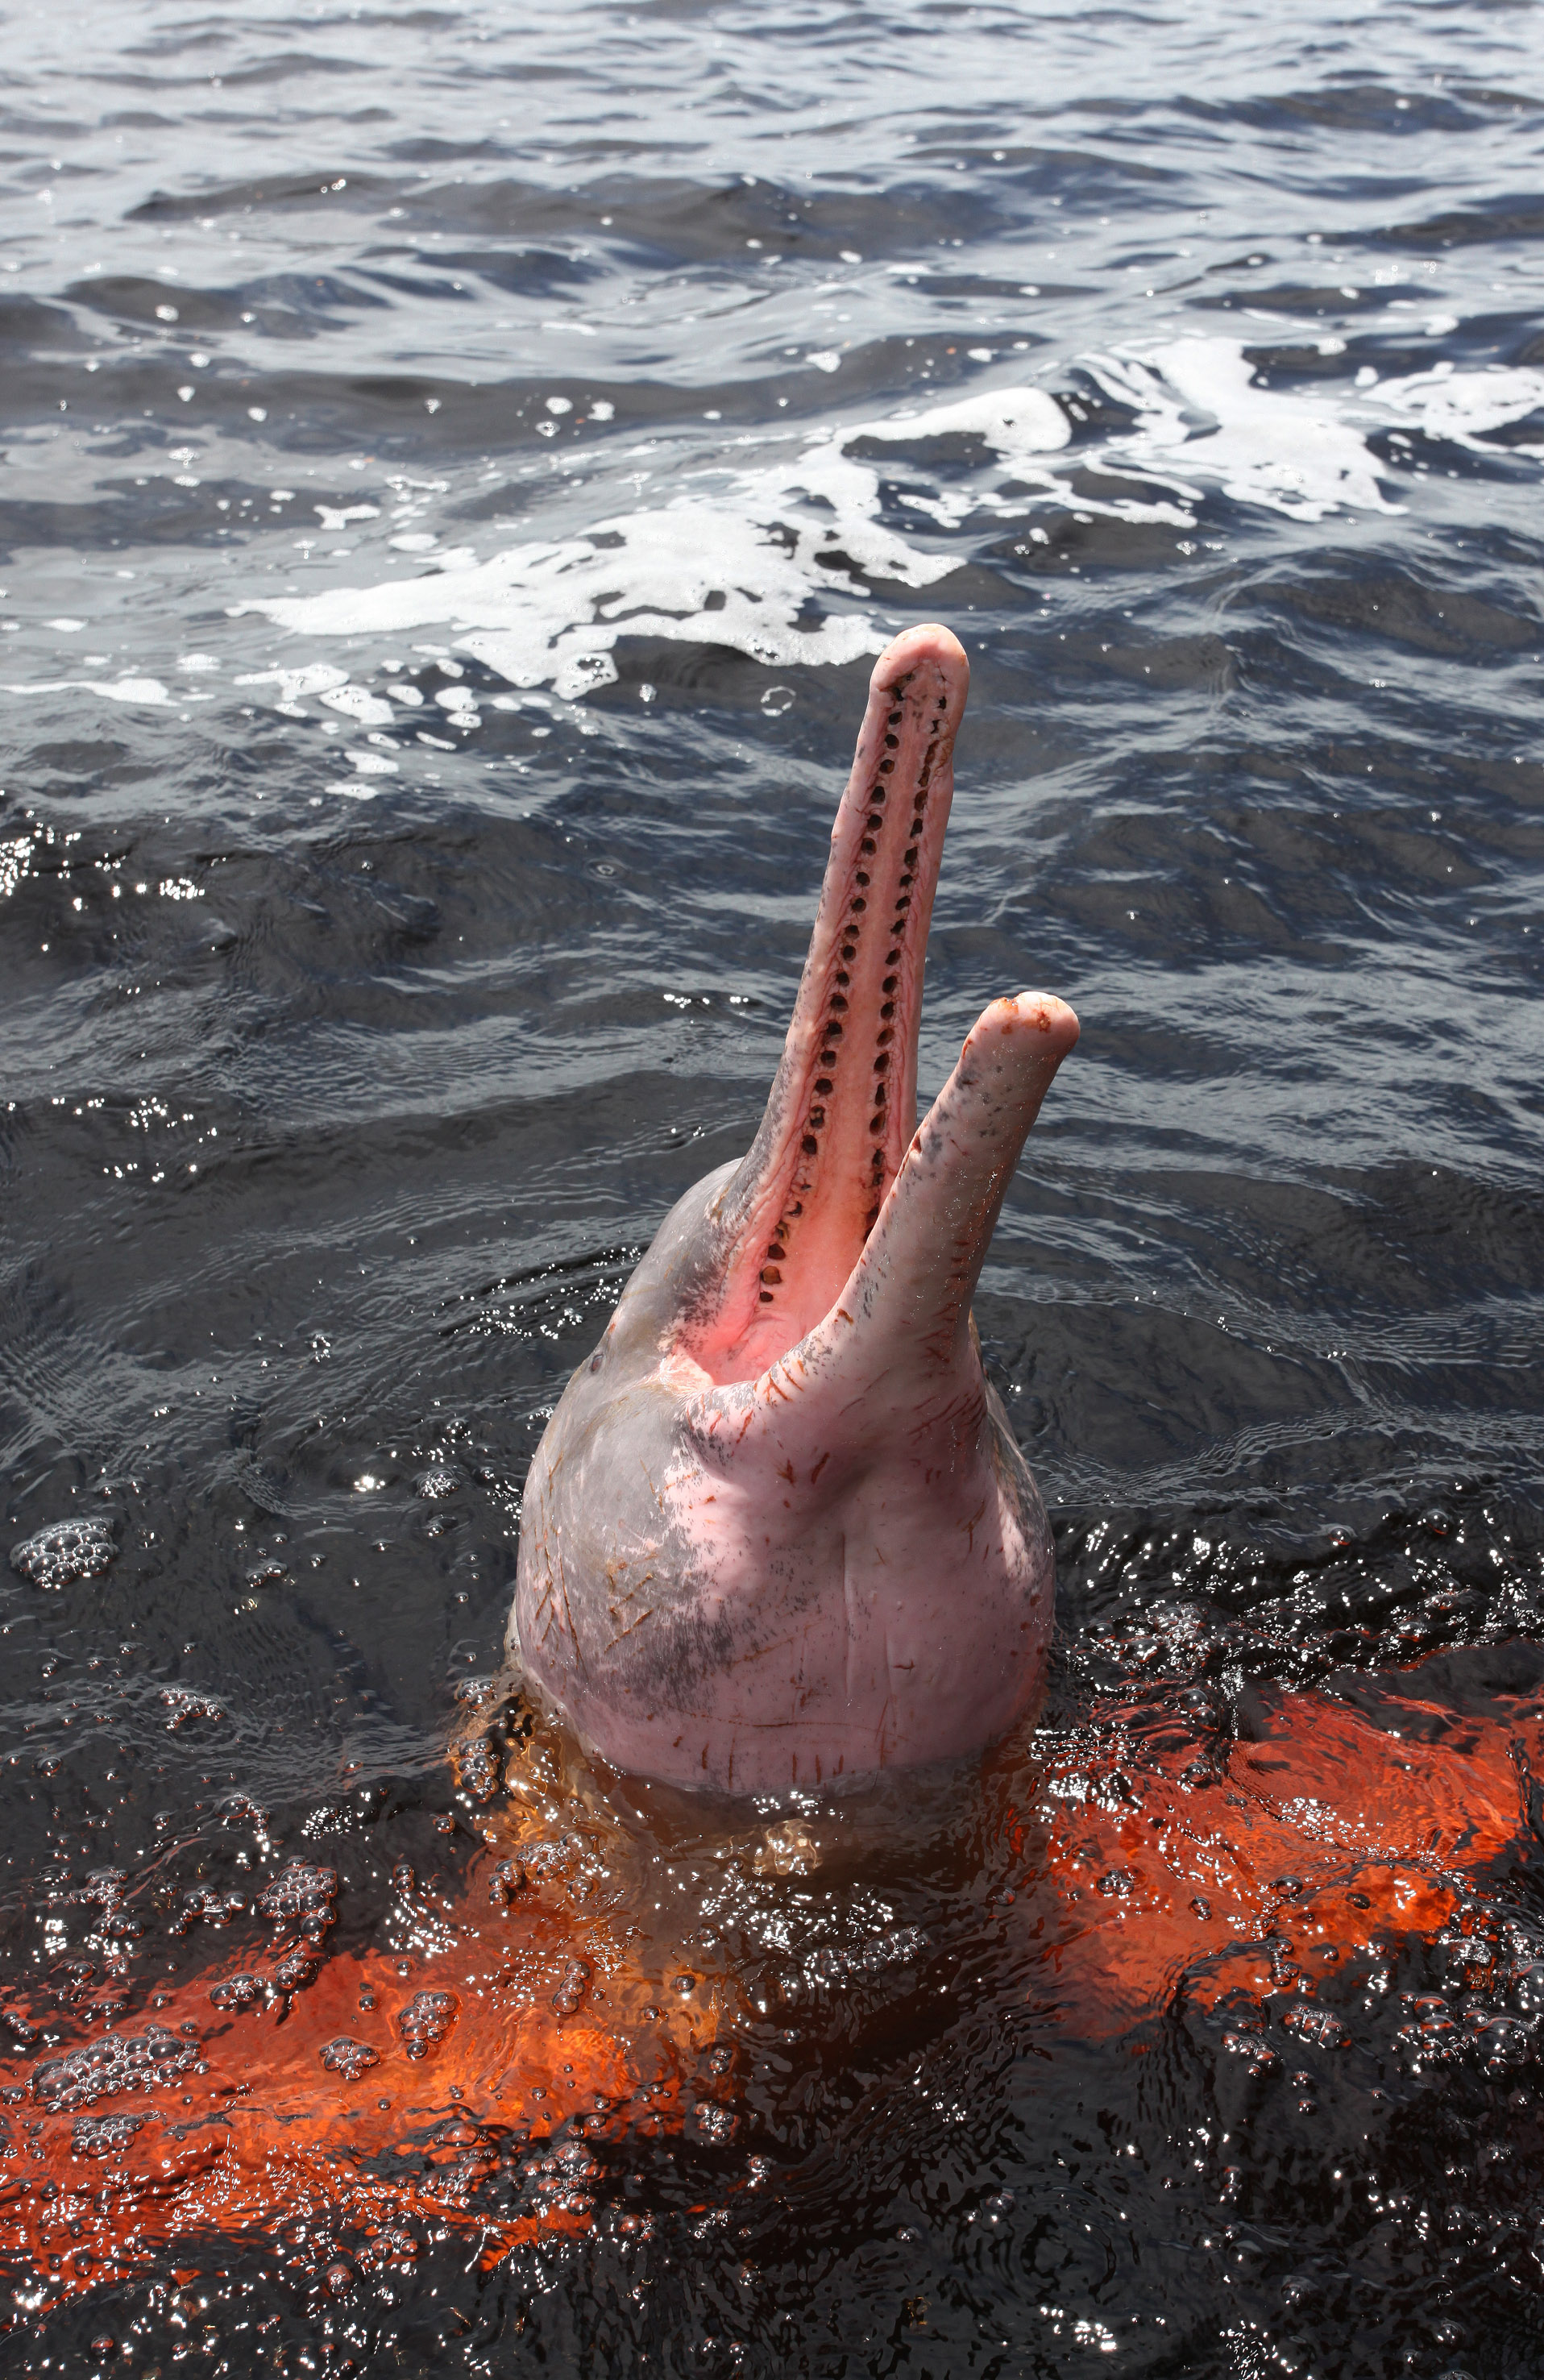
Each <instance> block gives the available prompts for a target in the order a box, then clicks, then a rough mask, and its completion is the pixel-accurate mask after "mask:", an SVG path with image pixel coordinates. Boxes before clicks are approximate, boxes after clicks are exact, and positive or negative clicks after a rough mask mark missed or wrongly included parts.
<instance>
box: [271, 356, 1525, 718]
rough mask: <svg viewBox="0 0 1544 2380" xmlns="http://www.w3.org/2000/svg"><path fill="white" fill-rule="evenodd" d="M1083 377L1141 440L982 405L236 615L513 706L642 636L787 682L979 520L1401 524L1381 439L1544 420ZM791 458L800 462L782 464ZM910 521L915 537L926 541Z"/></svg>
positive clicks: (1239, 374)
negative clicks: (434, 631)
mask: <svg viewBox="0 0 1544 2380" xmlns="http://www.w3.org/2000/svg"><path fill="white" fill-rule="evenodd" d="M1084 369H1085V370H1087V371H1088V374H1089V376H1090V378H1092V379H1093V381H1094V382H1095V383H1097V384H1098V385H1099V386H1100V389H1101V390H1102V391H1103V392H1104V393H1105V394H1106V395H1108V396H1110V397H1112V398H1113V399H1115V400H1116V401H1117V402H1118V403H1119V404H1120V405H1121V406H1122V407H1123V409H1125V411H1126V412H1127V413H1128V415H1129V416H1130V417H1132V418H1131V419H1129V420H1128V421H1127V423H1126V424H1125V425H1124V426H1123V427H1121V428H1118V429H1114V430H1112V431H1108V432H1107V433H1105V434H1104V436H1103V437H1102V438H1100V439H1099V440H1097V441H1090V440H1087V439H1084V440H1080V441H1079V442H1078V443H1077V444H1076V448H1075V449H1074V448H1073V435H1074V432H1073V424H1072V419H1071V418H1070V415H1069V411H1068V409H1067V407H1065V406H1064V405H1063V404H1060V403H1058V401H1057V400H1056V398H1055V397H1054V396H1052V395H1051V394H1050V393H1049V392H1048V391H1047V390H1045V389H1043V388H1039V387H1035V386H1028V385H1017V386H1013V387H1009V388H1000V389H995V390H985V391H982V392H980V393H979V394H976V395H970V396H967V397H964V398H960V399H958V400H956V401H954V402H953V403H951V404H947V405H941V406H935V407H930V408H924V409H921V410H918V411H907V410H902V411H897V412H894V413H892V414H887V415H884V416H881V417H880V418H878V419H868V420H859V421H849V422H843V423H835V424H828V425H824V426H822V427H821V428H819V429H817V430H815V431H812V432H808V433H803V434H800V433H790V434H789V435H788V436H786V437H784V435H783V434H782V433H772V434H770V435H769V436H767V437H765V438H763V439H759V440H754V439H753V440H751V441H748V442H746V443H747V444H748V446H749V448H750V451H751V453H752V454H753V455H754V456H755V460H754V461H751V462H748V463H743V464H741V463H736V462H735V461H733V460H730V459H726V458H720V459H716V460H714V461H712V462H711V463H709V464H706V465H696V464H693V463H692V462H691V461H690V460H689V458H687V459H684V461H683V464H682V466H681V468H680V473H679V478H678V480H677V485H676V490H675V493H673V494H672V495H671V496H670V497H669V498H668V499H667V500H666V501H665V502H664V503H663V504H653V505H649V506H643V505H639V506H638V507H637V508H635V509H632V510H629V511H626V512H619V513H614V514H611V515H609V516H605V517H604V518H602V519H600V520H598V521H596V522H594V523H593V524H592V525H590V526H589V527H587V528H584V529H582V530H580V531H578V532H577V533H575V534H573V535H570V536H565V537H562V538H557V539H552V540H528V541H524V542H521V543H517V544H514V545H508V546H505V547H503V548H502V549H501V550H500V551H499V552H497V553H493V554H491V555H489V556H487V557H485V558H484V557H481V556H480V555H479V554H478V553H477V552H476V551H475V549H473V548H471V547H468V546H457V547H442V548H437V549H435V550H433V551H432V552H426V553H423V554H422V555H421V556H415V557H414V559H415V561H416V562H418V563H419V567H417V568H415V569H413V570H412V571H411V572H410V573H408V574H404V575H400V576H395V575H394V576H392V577H387V578H384V579H383V580H382V581H380V582H379V583H378V584H376V585H374V586H372V587H346V588H335V589H330V590H328V591H327V592H325V593H322V594H317V595H310V596H296V595H286V596H254V597H252V598H250V599H249V601H247V602H246V603H245V604H243V605H239V606H236V607H233V608H234V609H236V610H237V611H243V610H244V611H249V612H258V613H264V614H266V616H267V617H268V618H270V619H272V620H273V621H274V623H275V624H276V625H279V626H281V627H284V628H286V629H288V630H290V631H292V632H293V633H294V634H295V635H297V636H300V637H342V636H352V637H357V636H371V635H373V636H395V635H398V634H400V633H402V632H405V631H408V630H413V629H424V628H433V627H438V628H442V629H443V630H444V631H446V632H447V633H448V634H449V636H450V637H451V638H452V639H453V641H454V643H455V645H456V648H457V649H458V650H462V651H466V652H469V653H471V654H473V655H475V656H476V657H477V658H478V659H479V660H480V661H482V662H485V663H486V664H487V666H488V667H489V668H490V669H491V670H492V671H494V672H496V673H497V674H499V675H500V676H502V677H504V678H505V680H507V681H508V682H509V683H510V684H511V685H514V686H522V687H533V686H553V689H554V690H555V692H556V693H557V694H559V695H560V696H563V697H565V698H569V699H572V698H577V697H578V696H580V695H582V694H584V693H585V692H586V691H588V690H589V689H590V688H593V687H595V686H602V685H605V684H607V683H609V682H610V681H612V680H613V679H614V677H615V676H616V667H615V663H614V661H613V659H612V652H613V649H614V646H615V644H616V642H617V640H618V638H619V637H626V636H642V637H670V638H675V639H681V640H685V641H687V642H690V643H700V644H719V645H727V646H729V647H730V648H732V649H733V650H736V651H738V652H742V653H745V654H746V655H747V656H748V658H749V659H751V660H753V661H757V662H763V663H765V664H766V665H768V666H769V667H772V668H777V667H784V666H786V665H788V664H790V663H797V662H850V661H855V660H857V659H858V658H860V657H861V656H862V655H864V654H867V653H871V652H877V651H879V650H881V648H882V646H883V644H884V642H885V640H886V637H887V635H888V634H889V633H890V631H891V626H892V625H893V624H881V623H880V622H879V621H877V620H876V619H875V617H874V615H873V613H872V612H871V611H870V610H869V609H868V608H866V605H865V602H864V599H863V589H861V588H855V586H854V579H855V577H856V578H857V580H859V581H864V582H868V584H869V585H870V586H872V585H881V586H882V585H885V584H888V585H891V586H896V587H906V588H912V589H919V588H923V587H928V586H931V585H933V584H935V583H936V582H937V581H939V580H940V579H942V578H946V577H948V576H949V575H950V574H951V573H952V572H953V571H954V570H956V569H958V568H960V567H961V566H962V565H964V564H965V563H966V562H967V560H968V559H969V555H968V553H967V552H966V551H964V550H952V549H949V548H946V547H943V546H942V545H941V544H940V543H939V542H938V541H937V537H938V532H939V531H940V530H945V531H947V530H951V529H957V528H960V527H961V526H962V525H963V524H964V523H965V522H966V521H967V520H968V519H970V518H971V517H973V516H978V517H979V516H982V515H986V516H991V518H992V519H993V521H994V522H996V523H1000V522H1001V520H1002V519H1003V516H1013V517H1022V516H1027V515H1029V514H1031V513H1032V512H1033V511H1034V510H1035V509H1036V508H1037V507H1038V506H1045V505H1052V504H1053V505H1058V506H1064V505H1065V504H1068V503H1069V502H1075V503H1076V505H1077V507H1078V508H1079V509H1080V510H1082V511H1088V512H1094V513H1097V514H1104V515H1106V516H1111V517H1115V518H1125V519H1134V520H1138V519H1145V520H1149V521H1164V522H1173V523H1174V524H1175V525H1176V526H1183V527H1187V528H1193V527H1194V526H1195V525H1196V521H1197V508H1198V506H1199V505H1201V504H1203V503H1204V502H1205V499H1206V492H1207V491H1208V490H1209V489H1210V488H1219V489H1221V490H1222V492H1224V493H1225V494H1226V495H1228V496H1229V497H1231V498H1232V499H1233V500H1234V502H1236V503H1241V504H1254V505H1258V506H1261V507H1264V508H1266V509H1268V510H1271V511H1274V512H1277V513H1279V514H1282V515H1283V516H1287V517H1289V518H1292V519H1297V520H1319V519H1321V518H1322V517H1323V516H1325V515H1326V514H1327V513H1330V512H1331V511H1334V510H1337V509H1344V510H1349V511H1356V512H1363V513H1369V514H1374V515H1376V514H1379V513H1394V512H1398V511H1399V510H1401V509H1402V507H1401V505H1400V504H1399V503H1398V501H1397V499H1396V498H1395V497H1394V496H1392V494H1391V493H1390V492H1388V489H1389V486H1390V485H1392V484H1393V481H1392V477H1391V475H1390V474H1389V473H1388V472H1387V471H1386V469H1385V468H1384V467H1383V466H1382V465H1381V464H1380V460H1379V457H1378V456H1377V455H1376V454H1375V453H1374V452H1373V450H1372V448H1371V447H1370V446H1369V444H1368V438H1369V435H1371V434H1372V433H1373V432H1374V431H1377V430H1387V429H1390V428H1392V427H1399V428H1404V429H1406V430H1409V429H1417V430H1420V431H1425V432H1426V433H1427V434H1429V435H1430V436H1433V437H1441V438H1446V439H1450V440H1456V441H1458V442H1460V443H1464V444H1466V445H1469V446H1471V447H1475V446H1477V445H1478V443H1480V442H1481V441H1482V440H1483V438H1484V435H1485V433H1486V432H1487V431H1490V430H1494V429H1496V428H1498V427H1500V426H1501V424H1503V423H1507V422H1515V421H1518V420H1521V419H1526V417H1527V415H1528V414H1530V413H1531V412H1533V411H1534V410H1536V409H1537V408H1538V407H1540V406H1544V373H1540V372H1538V371H1533V370H1492V371H1469V372H1464V371H1459V370H1454V369H1452V368H1450V367H1447V366H1444V365H1441V364H1439V365H1438V366H1436V367H1435V368H1433V369H1431V370H1426V371H1422V372H1417V373H1413V374H1410V375H1407V376H1405V377H1404V378H1395V379H1390V380H1387V381H1381V382H1380V381H1373V382H1371V383H1370V384H1368V374H1367V372H1366V371H1365V370H1364V371H1363V372H1362V373H1361V374H1359V375H1358V382H1359V383H1360V384H1358V385H1343V386H1341V387H1339V388H1330V387H1326V386H1325V385H1324V384H1323V383H1320V384H1319V385H1318V386H1316V387H1314V388H1311V389H1308V390H1298V389H1276V388H1270V387H1267V386H1266V385H1264V384H1263V383H1261V382H1260V381H1259V379H1258V376H1257V373H1256V370H1255V368H1254V366H1253V365H1252V364H1251V362H1250V360H1249V358H1248V355H1247V354H1246V350H1245V346H1244V345H1243V343H1242V342H1241V341H1239V340H1237V339H1229V338H1197V339H1179V340H1174V341H1173V342H1171V343H1170V344H1168V345H1166V346H1161V347H1159V348H1156V349H1152V350H1149V351H1148V352H1147V353H1145V354H1137V353H1136V352H1122V353H1116V354H1110V355H1101V356H1096V357H1091V358H1088V359H1086V362H1085V366H1084ZM792 443H798V446H799V451H798V452H796V453H789V452H786V451H782V452H779V451H777V450H778V449H779V448H783V449H785V448H786V447H787V446H788V445H789V444H792ZM942 444H948V445H949V446H950V448H951V452H952V455H953V457H954V461H953V466H952V468H951V470H950V472H949V473H948V474H947V475H945V474H943V473H942V471H941V470H940V469H939V468H938V467H937V459H936V458H937V457H938V455H939V450H940V447H941V445H942ZM1069 449H1072V451H1071V452H1069V451H1068V450H1069ZM738 451H739V452H741V453H744V452H745V447H744V446H742V447H741V448H740V450H738ZM1510 452H1511V454H1512V455H1516V454H1518V453H1519V452H1522V453H1526V454H1529V455H1536V454H1538V453H1541V452H1544V448H1536V447H1524V448H1521V449H1519V448H1518V447H1516V446H1514V447H1512V448H1511V449H1510ZM1071 468H1076V472H1077V474H1078V484H1077V489H1076V496H1075V497H1074V496H1073V494H1072V493H1071V492H1070V491H1069V488H1068V484H1067V474H1068V471H1069V469H1071ZM1101 475H1102V476H1106V477H1108V478H1109V480H1110V481H1111V487H1110V492H1109V494H1108V495H1107V496H1106V495H1103V494H1101V493H1100V492H1099V488H1098V481H1099V480H1100V476H1101ZM909 521H915V522H917V523H918V528H915V529H913V530H912V531H911V533H910V534H907V533H906V527H905V526H904V524H906V523H908V522H909ZM924 524H925V525H927V526H926V530H925V531H924V529H923V527H922V525H924ZM924 533H925V534H926V535H927V536H928V538H929V541H928V542H926V543H924V542H921V541H919V540H920V537H921V536H922V535H923V534H924ZM396 542H397V544H398V545H399V546H400V544H401V540H400V539H398V540H396ZM324 666H325V665H323V664H313V665H311V666H310V668H309V669H308V670H307V671H304V672H298V671H291V672H275V673H274V674H273V676H272V679H271V681H270V682H272V683H274V685H275V686H276V687H278V689H279V691H280V700H281V702H282V701H283V700H284V699H285V697H286V693H287V695H288V698H289V699H290V700H293V699H294V695H295V689H296V688H297V687H298V686H299V684H300V681H301V679H302V678H303V677H304V678H305V679H307V680H308V681H309V682H308V683H307V685H306V686H305V691H307V692H312V691H321V685H320V679H319V678H318V676H317V674H316V673H317V671H318V670H319V669H322V668H324ZM258 682H260V681H257V680H244V681H243V683H248V684H251V683H258ZM322 699H323V700H325V699H327V696H326V694H325V693H322ZM346 699H347V698H344V700H343V701H340V702H339V703H338V705H337V707H338V708H344V707H345V704H346Z"/></svg>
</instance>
